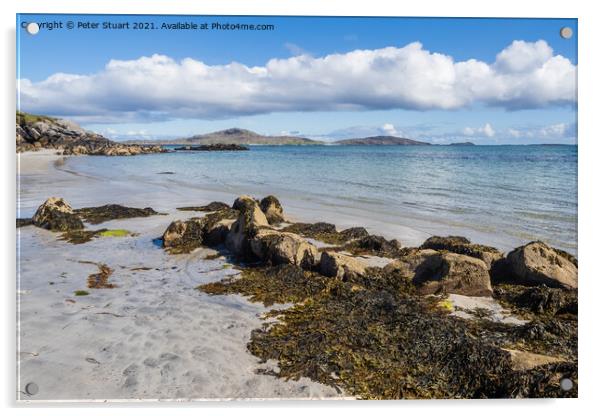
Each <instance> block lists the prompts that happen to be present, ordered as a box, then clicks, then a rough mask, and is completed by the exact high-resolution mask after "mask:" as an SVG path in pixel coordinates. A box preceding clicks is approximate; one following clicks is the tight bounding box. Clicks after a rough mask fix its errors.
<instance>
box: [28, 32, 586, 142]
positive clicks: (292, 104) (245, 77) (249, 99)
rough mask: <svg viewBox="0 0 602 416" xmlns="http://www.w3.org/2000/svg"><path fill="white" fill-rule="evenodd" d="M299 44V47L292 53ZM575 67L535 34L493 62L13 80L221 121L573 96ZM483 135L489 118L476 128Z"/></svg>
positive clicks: (411, 48) (148, 68) (125, 107)
mask: <svg viewBox="0 0 602 416" xmlns="http://www.w3.org/2000/svg"><path fill="white" fill-rule="evenodd" d="M300 52H302V51H300ZM576 73H577V67H576V65H574V64H573V63H572V62H571V61H570V60H569V59H567V58H565V57H563V56H561V55H555V54H554V51H553V50H552V48H551V47H550V46H549V45H548V44H547V43H546V42H545V41H543V40H539V41H537V42H525V41H520V40H517V41H514V42H512V44H510V45H509V46H507V47H506V48H505V49H503V50H502V51H500V52H499V53H498V54H497V56H496V59H495V61H494V62H493V63H486V62H483V61H479V60H476V59H469V60H465V61H458V62H456V61H455V60H454V58H453V57H452V56H449V55H444V54H440V53H434V52H430V51H428V50H426V49H424V48H423V46H422V44H421V43H419V42H414V43H410V44H408V45H406V46H404V47H399V48H398V47H385V48H381V49H373V50H354V51H351V52H348V53H343V54H329V55H325V56H322V57H312V56H310V55H308V54H305V53H303V54H300V55H297V56H293V57H291V58H287V59H271V60H269V61H268V62H267V63H266V64H265V65H264V66H246V65H244V64H241V63H238V62H232V63H230V64H227V65H207V64H205V63H203V62H201V61H198V60H195V59H191V58H186V59H182V60H180V61H176V60H174V59H172V58H170V57H168V56H165V55H152V56H150V57H141V58H138V59H134V60H111V61H109V62H108V63H107V64H106V66H105V67H104V68H103V69H102V70H100V71H99V72H96V73H93V74H67V73H55V74H53V75H51V76H49V77H48V78H47V79H45V80H43V81H39V82H32V81H30V80H28V79H20V80H19V82H18V93H19V99H20V107H21V109H22V110H24V111H29V112H33V113H43V114H53V115H58V116H64V117H72V118H75V119H79V120H86V121H88V122H96V123H104V122H106V123H115V122H128V121H142V120H154V121H162V120H170V119H187V118H189V119H206V120H213V119H223V118H229V117H236V116H244V115H256V114H265V113H273V112H288V111H308V112H309V111H339V110H341V111H349V110H383V109H402V110H421V111H427V110H459V109H467V108H468V109H469V108H471V107H476V106H489V107H496V108H500V109H503V110H522V109H534V108H548V107H555V106H567V105H574V104H576V79H577V76H576ZM481 132H482V133H484V135H486V136H491V135H492V132H493V129H492V128H491V126H489V128H487V127H486V126H484V130H482V131H481Z"/></svg>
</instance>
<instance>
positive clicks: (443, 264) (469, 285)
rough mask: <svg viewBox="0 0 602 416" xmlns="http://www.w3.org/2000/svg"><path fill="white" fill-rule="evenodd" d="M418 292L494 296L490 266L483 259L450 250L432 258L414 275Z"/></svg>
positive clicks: (423, 293) (424, 293)
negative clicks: (426, 265)
mask: <svg viewBox="0 0 602 416" xmlns="http://www.w3.org/2000/svg"><path fill="white" fill-rule="evenodd" d="M414 283H416V285H417V291H418V293H420V294H422V295H426V294H433V293H455V294H458V295H465V296H491V295H492V294H493V290H492V288H491V280H490V278H489V268H488V267H487V264H485V262H484V261H483V260H480V259H477V258H474V257H470V256H465V255H463V254H456V253H450V252H444V253H440V254H439V255H437V256H434V257H432V258H429V264H428V267H425V266H422V267H421V269H420V273H419V274H417V275H416V276H415V278H414Z"/></svg>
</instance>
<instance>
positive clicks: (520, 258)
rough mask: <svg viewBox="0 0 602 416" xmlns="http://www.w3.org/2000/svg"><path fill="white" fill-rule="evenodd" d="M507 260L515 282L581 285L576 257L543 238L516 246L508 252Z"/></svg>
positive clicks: (508, 269)
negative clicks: (554, 246) (543, 240)
mask: <svg viewBox="0 0 602 416" xmlns="http://www.w3.org/2000/svg"><path fill="white" fill-rule="evenodd" d="M505 264H506V267H507V271H508V272H509V274H510V276H509V277H508V278H509V281H510V282H511V283H515V284H522V285H541V284H544V285H546V286H550V287H559V288H564V289H576V288H577V261H576V260H575V258H574V257H573V256H571V255H570V254H568V253H566V252H564V251H562V250H558V249H555V248H552V247H550V246H548V245H547V244H545V243H543V242H541V241H532V242H530V243H529V244H526V245H524V246H521V247H518V248H515V249H514V250H512V251H511V252H510V253H508V256H507V258H506V261H505Z"/></svg>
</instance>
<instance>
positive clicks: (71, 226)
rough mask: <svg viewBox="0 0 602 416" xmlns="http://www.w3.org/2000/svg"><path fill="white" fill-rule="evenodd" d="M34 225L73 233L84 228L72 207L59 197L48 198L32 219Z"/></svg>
mask: <svg viewBox="0 0 602 416" xmlns="http://www.w3.org/2000/svg"><path fill="white" fill-rule="evenodd" d="M32 223H33V224H34V225H35V226H37V227H40V228H45V229H47V230H51V231H71V230H81V229H83V228H84V223H83V222H82V220H81V218H80V217H79V216H78V215H77V214H75V213H74V212H73V209H72V208H71V206H70V205H69V204H68V203H67V202H66V201H65V200H64V199H63V198H58V197H51V198H48V199H47V200H46V201H45V202H44V203H43V204H42V205H40V206H39V207H38V209H37V211H36V213H35V214H34V216H33V218H32Z"/></svg>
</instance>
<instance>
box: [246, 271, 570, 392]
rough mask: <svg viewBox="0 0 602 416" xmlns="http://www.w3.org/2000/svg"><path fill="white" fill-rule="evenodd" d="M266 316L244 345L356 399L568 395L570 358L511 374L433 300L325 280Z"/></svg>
mask: <svg viewBox="0 0 602 416" xmlns="http://www.w3.org/2000/svg"><path fill="white" fill-rule="evenodd" d="M269 316H277V317H278V318H279V321H278V322H276V323H274V324H271V325H266V326H265V327H264V328H262V329H258V330H255V331H253V333H252V336H251V341H250V342H249V344H248V348H249V350H250V351H251V352H252V353H253V354H255V355H257V356H259V357H260V358H262V359H263V360H268V359H275V360H278V363H279V367H280V371H279V372H278V373H277V374H275V375H277V376H278V377H283V378H286V379H298V378H300V377H310V378H311V379H313V380H316V381H319V382H321V383H324V384H327V385H331V386H338V387H342V388H343V389H344V390H345V391H347V392H348V393H349V394H352V395H354V396H358V397H360V398H364V399H401V398H495V397H561V396H571V397H572V396H574V395H576V388H575V389H574V390H573V391H571V392H563V391H562V390H561V389H560V387H559V385H558V383H559V380H560V379H561V378H563V377H567V376H568V377H571V378H572V380H573V381H574V382H575V383H576V380H577V378H576V364H575V363H572V362H568V363H567V362H563V363H559V364H554V365H549V366H547V367H536V368H533V369H530V370H525V371H516V370H514V369H513V363H512V361H511V356H510V354H509V353H508V352H507V351H505V350H504V349H502V348H500V347H499V346H498V345H496V343H495V342H492V341H491V340H490V339H489V337H479V336H477V332H476V330H475V328H474V326H475V325H476V324H475V323H473V322H470V321H465V320H462V319H459V318H455V317H452V316H449V315H447V314H446V313H445V312H443V311H442V310H439V309H438V308H437V307H436V306H435V303H434V299H429V298H420V297H416V296H413V295H410V294H402V295H401V296H396V295H393V294H392V293H391V292H390V291H386V290H378V289H377V290H370V289H363V290H362V289H361V288H358V287H357V286H356V285H353V284H352V283H349V282H340V281H336V280H334V281H332V283H331V284H330V286H329V287H328V289H327V290H324V291H322V292H320V294H319V295H318V296H314V297H311V298H309V299H307V300H306V301H305V302H304V303H303V304H299V305H295V306H294V307H292V308H290V309H286V310H279V311H274V312H273V313H272V314H270V315H269ZM491 336H492V335H491ZM492 338H493V339H494V337H493V336H492Z"/></svg>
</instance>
